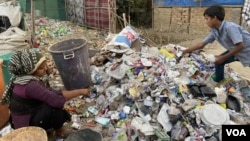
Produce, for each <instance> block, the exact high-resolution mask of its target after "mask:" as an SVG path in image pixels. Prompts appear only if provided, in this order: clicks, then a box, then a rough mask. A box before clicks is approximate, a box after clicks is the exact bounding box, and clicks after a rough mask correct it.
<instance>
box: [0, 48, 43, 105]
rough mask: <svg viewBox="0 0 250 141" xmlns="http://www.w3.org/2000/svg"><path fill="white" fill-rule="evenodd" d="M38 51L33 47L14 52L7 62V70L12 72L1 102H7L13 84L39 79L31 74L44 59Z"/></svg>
mask: <svg viewBox="0 0 250 141" xmlns="http://www.w3.org/2000/svg"><path fill="white" fill-rule="evenodd" d="M45 60H46V59H45V57H43V56H42V55H41V54H40V53H39V52H38V51H36V50H34V49H23V50H21V51H17V52H15V53H14V54H13V55H12V56H11V58H10V63H9V71H10V72H11V73H12V74H13V77H12V78H11V79H10V82H9V84H8V86H7V87H6V89H5V91H4V94H3V98H2V100H1V103H4V104H8V103H9V101H10V96H11V94H12V89H13V86H14V84H20V85H25V84H27V83H28V82H29V81H30V80H39V78H38V77H36V76H33V75H32V73H34V72H35V71H36V70H37V68H38V67H39V66H40V65H41V64H42V63H43V62H44V61H45Z"/></svg>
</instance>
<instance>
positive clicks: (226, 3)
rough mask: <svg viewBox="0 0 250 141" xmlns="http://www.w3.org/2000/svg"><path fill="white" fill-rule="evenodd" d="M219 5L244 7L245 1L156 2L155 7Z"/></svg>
mask: <svg viewBox="0 0 250 141" xmlns="http://www.w3.org/2000/svg"><path fill="white" fill-rule="evenodd" d="M214 4H219V5H243V4H244V0H154V7H175V6H176V7H177V6H180V7H193V6H194V7H195V6H211V5H214Z"/></svg>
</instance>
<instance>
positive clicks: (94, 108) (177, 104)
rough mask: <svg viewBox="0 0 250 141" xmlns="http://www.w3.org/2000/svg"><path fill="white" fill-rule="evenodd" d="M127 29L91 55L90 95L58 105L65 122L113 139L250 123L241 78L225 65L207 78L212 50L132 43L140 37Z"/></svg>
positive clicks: (198, 135)
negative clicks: (220, 75) (67, 115)
mask: <svg viewBox="0 0 250 141" xmlns="http://www.w3.org/2000/svg"><path fill="white" fill-rule="evenodd" d="M131 30H133V29H132V28H131V27H129V28H124V30H123V31H122V32H121V33H119V34H118V35H115V36H113V38H111V40H109V42H108V43H107V45H106V46H104V47H103V48H102V50H101V51H100V52H97V53H96V55H95V56H93V57H91V59H90V60H91V67H90V68H91V79H92V82H93V85H92V86H91V97H90V98H81V99H80V100H79V99H77V100H72V101H71V102H69V103H68V104H67V105H66V109H68V110H69V111H71V112H72V114H73V124H72V125H71V127H73V128H75V129H81V128H84V127H86V126H87V127H92V128H96V129H97V130H99V131H100V132H102V135H103V137H104V138H106V139H107V140H114V141H127V140H132V141H135V140H146V141H151V140H157V139H158V140H162V141H163V140H164V141H167V140H169V141H170V140H176V141H182V140H185V141H192V140H200V141H204V140H210V141H211V140H212V141H216V140H221V128H222V125H225V124H232V125H233V124H241V125H242V124H249V123H250V117H249V116H250V111H249V106H250V105H249V100H250V87H249V82H248V81H247V80H243V79H241V78H240V76H239V74H237V73H235V72H234V71H232V69H231V68H229V67H228V66H226V68H225V75H226V76H225V79H224V80H223V81H221V82H220V83H215V82H214V81H213V77H214V75H213V73H214V69H215V68H214V64H213V61H214V58H215V57H214V56H213V55H211V54H205V53H203V52H193V53H190V54H188V55H182V50H183V49H185V47H182V46H179V45H175V44H169V45H165V46H162V47H149V46H147V45H146V44H145V42H141V43H142V44H143V45H142V47H141V49H140V50H135V49H133V46H132V44H133V42H134V41H136V40H139V41H145V40H144V39H142V38H141V37H140V36H139V35H134V34H137V33H136V32H134V31H131ZM127 35H130V36H127ZM121 36H124V37H121ZM127 37H132V38H127ZM126 38H127V39H126ZM121 39H122V40H121ZM86 103H88V104H86ZM91 103H92V104H91ZM81 107H85V108H83V109H82V110H79V109H81ZM98 125H99V126H98ZM100 126H101V127H100Z"/></svg>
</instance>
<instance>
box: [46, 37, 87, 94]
mask: <svg viewBox="0 0 250 141" xmlns="http://www.w3.org/2000/svg"><path fill="white" fill-rule="evenodd" d="M86 44H87V41H86V40H85V39H68V40H64V41H61V42H58V43H56V44H54V45H52V46H50V47H49V49H48V50H49V52H50V53H51V55H52V57H53V59H54V61H55V65H56V67H57V69H58V71H59V74H60V76H61V78H62V81H63V84H64V87H65V89H67V90H73V89H80V88H87V87H89V86H90V84H91V75H90V66H89V60H88V59H89V54H88V49H87V47H86Z"/></svg>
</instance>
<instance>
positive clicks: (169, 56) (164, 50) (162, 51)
mask: <svg viewBox="0 0 250 141" xmlns="http://www.w3.org/2000/svg"><path fill="white" fill-rule="evenodd" d="M160 53H163V54H164V55H165V57H168V58H175V56H174V54H172V53H170V52H169V51H168V50H166V49H164V48H161V49H160Z"/></svg>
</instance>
